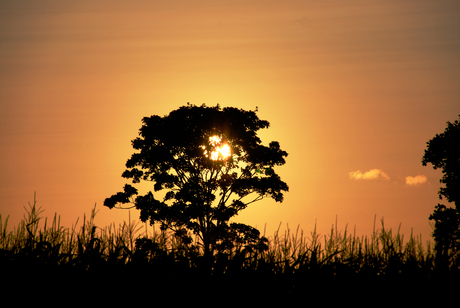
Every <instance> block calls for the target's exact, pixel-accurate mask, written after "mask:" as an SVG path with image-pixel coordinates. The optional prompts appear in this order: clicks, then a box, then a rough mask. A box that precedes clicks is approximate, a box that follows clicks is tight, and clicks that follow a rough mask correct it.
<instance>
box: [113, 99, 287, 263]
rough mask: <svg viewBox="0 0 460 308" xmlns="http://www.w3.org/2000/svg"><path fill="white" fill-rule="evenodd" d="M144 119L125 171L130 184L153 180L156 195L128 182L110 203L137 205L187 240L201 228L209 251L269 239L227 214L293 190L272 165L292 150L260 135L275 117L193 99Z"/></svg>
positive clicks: (145, 216)
mask: <svg viewBox="0 0 460 308" xmlns="http://www.w3.org/2000/svg"><path fill="white" fill-rule="evenodd" d="M142 122H143V125H142V127H141V128H140V132H139V137H137V138H135V139H134V140H132V146H133V148H134V149H135V150H137V152H136V153H134V154H132V156H131V158H130V159H128V161H127V163H126V167H127V170H126V171H124V172H123V174H122V176H123V177H124V178H127V179H132V183H139V182H141V181H151V182H153V190H154V193H152V192H151V191H149V192H148V193H146V194H145V195H138V190H137V189H136V188H135V187H133V186H132V185H130V184H126V185H125V186H124V190H123V191H122V192H118V193H117V194H115V195H113V196H111V197H110V198H107V199H106V200H105V201H104V205H105V206H107V207H109V208H113V207H115V206H117V204H118V207H120V204H126V203H133V204H134V206H135V207H136V208H137V209H139V210H140V218H141V220H142V221H144V222H145V221H147V220H149V221H150V223H151V224H154V223H159V224H160V228H161V229H162V230H167V229H169V230H172V231H173V232H175V234H176V236H178V237H180V238H181V240H182V241H183V242H188V243H190V242H191V240H192V237H191V235H192V233H193V234H195V235H196V236H197V237H198V239H199V242H200V245H202V247H203V251H204V255H205V256H207V257H212V256H213V255H214V253H215V252H216V250H217V251H224V250H226V249H232V248H233V247H234V245H246V246H247V247H249V248H250V247H259V248H260V243H261V240H265V241H266V239H264V238H263V239H261V238H260V233H259V231H258V230H256V229H254V228H252V227H250V226H247V225H244V224H237V223H230V222H229V220H230V219H231V218H232V217H233V216H235V215H237V214H238V212H239V211H241V210H243V209H244V208H246V207H247V206H248V205H249V204H251V203H253V202H256V201H259V200H261V199H263V198H264V197H269V198H273V199H274V200H275V201H277V202H282V201H283V192H286V191H288V186H287V184H286V183H285V182H283V181H282V180H281V179H280V177H279V176H278V174H277V173H276V172H275V170H274V168H275V166H281V165H283V164H285V159H284V158H285V157H286V156H287V155H288V154H287V153H286V152H285V151H282V150H281V149H280V146H279V143H278V142H276V141H272V142H270V144H269V145H268V146H264V145H262V144H261V140H260V139H259V137H258V136H257V131H258V130H259V129H262V128H267V127H269V122H267V121H265V120H260V119H259V118H258V116H257V114H256V112H254V111H245V110H242V109H237V108H232V107H226V108H223V109H221V108H220V107H219V105H217V106H216V107H207V106H206V105H202V106H200V107H198V106H195V105H190V104H188V105H187V106H183V107H180V108H179V109H177V110H174V111H172V112H171V113H170V114H169V115H167V116H164V117H160V116H157V115H153V116H151V117H145V118H143V120H142ZM160 191H163V192H162V194H161V195H160V196H161V198H159V197H158V194H159V192H160ZM262 244H263V241H262ZM262 246H263V245H262Z"/></svg>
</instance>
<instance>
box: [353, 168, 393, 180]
mask: <svg viewBox="0 0 460 308" xmlns="http://www.w3.org/2000/svg"><path fill="white" fill-rule="evenodd" d="M378 178H383V179H385V180H389V179H390V177H389V176H388V175H387V174H386V173H385V172H383V171H382V170H380V169H372V170H369V171H367V172H361V171H360V170H357V171H352V172H350V179H352V180H375V179H378Z"/></svg>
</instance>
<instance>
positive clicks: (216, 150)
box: [201, 135, 231, 161]
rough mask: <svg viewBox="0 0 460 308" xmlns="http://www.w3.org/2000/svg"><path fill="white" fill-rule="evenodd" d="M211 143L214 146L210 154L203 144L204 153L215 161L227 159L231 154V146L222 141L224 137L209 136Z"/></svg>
mask: <svg viewBox="0 0 460 308" xmlns="http://www.w3.org/2000/svg"><path fill="white" fill-rule="evenodd" d="M209 144H210V145H211V147H212V152H211V153H210V154H209V153H208V151H207V150H206V147H205V146H204V145H203V146H201V147H202V148H203V150H204V155H205V156H206V157H210V158H211V159H212V160H215V161H225V160H227V159H228V157H229V156H230V155H231V149H230V146H229V145H228V144H227V143H225V142H222V138H221V137H219V136H216V135H214V136H211V137H209Z"/></svg>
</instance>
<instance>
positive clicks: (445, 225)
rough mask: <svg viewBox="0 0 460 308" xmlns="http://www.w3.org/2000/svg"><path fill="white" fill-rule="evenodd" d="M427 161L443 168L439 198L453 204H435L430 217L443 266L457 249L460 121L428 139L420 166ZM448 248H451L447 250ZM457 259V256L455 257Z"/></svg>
mask: <svg viewBox="0 0 460 308" xmlns="http://www.w3.org/2000/svg"><path fill="white" fill-rule="evenodd" d="M459 118H460V116H459ZM428 163H430V164H432V165H433V169H438V168H441V169H442V173H443V177H442V179H441V180H440V182H441V183H442V184H445V187H441V188H440V189H439V192H438V194H439V199H442V198H443V197H445V198H446V200H447V201H448V202H451V203H454V205H455V207H454V208H451V207H446V206H445V205H443V204H438V205H437V206H436V207H435V210H434V212H433V214H431V215H430V217H429V219H430V220H434V221H435V228H434V231H433V237H434V239H435V250H436V265H437V267H439V268H444V269H446V268H447V267H449V266H450V265H454V266H456V267H458V266H459V265H460V264H452V260H449V255H450V256H453V255H455V254H456V253H458V252H459V251H460V123H459V122H458V120H456V121H454V123H450V122H447V127H446V129H445V131H444V132H443V133H442V134H436V136H435V137H434V138H433V139H431V140H430V141H428V142H427V149H426V150H425V155H424V156H423V158H422V164H423V166H426V165H427V164H428ZM449 250H451V251H452V252H453V254H452V253H449ZM455 259H456V258H455Z"/></svg>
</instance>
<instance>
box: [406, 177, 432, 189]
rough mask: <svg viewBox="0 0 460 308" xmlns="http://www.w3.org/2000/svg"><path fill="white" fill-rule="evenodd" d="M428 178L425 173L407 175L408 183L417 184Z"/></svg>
mask: <svg viewBox="0 0 460 308" xmlns="http://www.w3.org/2000/svg"><path fill="white" fill-rule="evenodd" d="M427 180H428V179H427V178H426V176H424V175H417V176H406V185H410V186H416V185H420V184H423V183H426V181H427Z"/></svg>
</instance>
